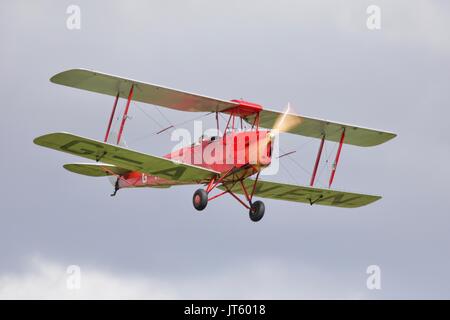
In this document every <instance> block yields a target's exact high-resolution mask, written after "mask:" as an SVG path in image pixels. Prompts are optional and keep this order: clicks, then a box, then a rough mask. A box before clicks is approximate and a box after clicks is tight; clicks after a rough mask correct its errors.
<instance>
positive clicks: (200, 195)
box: [192, 189, 208, 211]
mask: <svg viewBox="0 0 450 320" xmlns="http://www.w3.org/2000/svg"><path fill="white" fill-rule="evenodd" d="M192 203H193V204H194V208H195V209H197V210H198V211H202V210H203V209H205V208H206V205H207V204H208V193H207V192H206V191H205V190H203V189H198V190H197V191H195V192H194V197H193V198H192Z"/></svg>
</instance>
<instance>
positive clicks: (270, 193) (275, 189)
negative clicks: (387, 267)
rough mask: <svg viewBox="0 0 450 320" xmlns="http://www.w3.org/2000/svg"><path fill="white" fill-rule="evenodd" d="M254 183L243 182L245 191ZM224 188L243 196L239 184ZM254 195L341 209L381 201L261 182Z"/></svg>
mask: <svg viewBox="0 0 450 320" xmlns="http://www.w3.org/2000/svg"><path fill="white" fill-rule="evenodd" d="M254 182H255V181H254V180H253V179H246V180H244V185H245V187H246V189H247V190H250V191H251V190H252V188H253V183H254ZM225 186H226V187H228V188H229V189H230V190H231V191H232V192H234V193H239V194H244V192H243V190H242V187H241V185H240V183H235V184H234V185H233V183H227V184H225ZM226 187H224V186H220V187H219V188H220V189H222V190H226ZM254 195H255V196H257V197H262V198H270V199H278V200H286V201H295V202H303V203H308V204H311V205H312V204H320V205H326V206H333V207H341V208H357V207H362V206H365V205H368V204H370V203H372V202H374V201H377V200H379V199H381V197H380V196H373V195H367V194H359V193H351V192H342V191H336V190H329V189H319V188H311V187H304V186H296V185H291V184H284V183H277V182H269V181H261V180H258V182H257V183H256V188H255V193H254Z"/></svg>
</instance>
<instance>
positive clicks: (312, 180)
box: [309, 134, 325, 187]
mask: <svg viewBox="0 0 450 320" xmlns="http://www.w3.org/2000/svg"><path fill="white" fill-rule="evenodd" d="M324 142H325V134H323V135H322V140H321V141H320V146H319V151H318V152H317V157H316V163H315V164H314V170H313V173H312V176H311V181H310V183H309V185H310V186H311V187H312V186H314V180H316V174H317V168H318V167H319V162H320V157H321V156H322V150H323V143H324Z"/></svg>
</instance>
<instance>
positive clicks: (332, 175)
mask: <svg viewBox="0 0 450 320" xmlns="http://www.w3.org/2000/svg"><path fill="white" fill-rule="evenodd" d="M344 138H345V128H344V129H342V135H341V139H340V140H339V148H338V150H337V153H336V159H335V160H334V163H333V168H332V169H331V176H330V182H329V183H328V188H331V184H332V183H333V179H334V175H335V173H336V168H337V165H338V162H339V157H340V156H341V150H342V144H343V143H344Z"/></svg>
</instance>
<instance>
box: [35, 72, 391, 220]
mask: <svg viewBox="0 0 450 320" xmlns="http://www.w3.org/2000/svg"><path fill="white" fill-rule="evenodd" d="M50 81H51V82H53V83H56V84H60V85H64V86H68V87H73V88H77V89H83V90H87V91H91V92H95V93H101V94H105V95H109V96H112V97H114V103H113V107H112V111H111V114H110V116H109V120H108V122H107V127H106V133H105V137H104V139H103V141H100V140H94V139H89V138H85V137H82V136H78V135H74V134H71V133H66V132H57V133H50V134H46V135H43V136H40V137H38V138H36V139H34V143H35V144H37V145H40V146H43V147H47V148H51V149H55V150H58V151H62V152H66V153H69V154H72V155H76V156H79V157H82V158H86V159H89V160H91V161H93V162H91V163H70V164H65V165H64V168H65V169H67V170H69V171H71V172H74V173H78V174H82V175H86V176H90V177H107V176H109V177H110V178H113V179H114V181H115V182H114V183H113V184H114V193H113V194H112V196H114V195H116V193H117V191H118V190H120V189H122V188H136V187H153V188H170V187H173V186H177V185H202V186H203V187H201V188H199V189H198V190H196V191H195V192H194V194H193V198H192V202H193V206H194V207H195V209H197V210H199V211H201V210H203V209H205V208H206V206H207V204H208V203H209V202H210V201H212V200H214V199H216V198H218V197H221V196H223V195H230V196H231V197H233V198H235V199H236V200H237V201H238V202H239V203H240V204H242V205H243V206H244V207H245V208H246V209H247V210H248V212H249V217H250V219H251V220H252V221H255V222H256V221H259V220H261V219H262V217H263V216H264V212H265V206H264V203H263V202H262V201H260V200H257V201H253V198H254V197H259V198H269V199H278V200H286V201H295V202H301V203H306V204H310V205H326V206H333V207H341V208H356V207H361V206H364V205H368V204H370V203H372V202H374V201H376V200H379V199H380V198H381V197H380V196H376V195H367V194H359V193H351V192H343V191H338V190H333V189H331V186H332V183H333V179H334V177H335V173H336V169H337V165H338V162H339V157H340V154H341V150H342V146H343V144H349V145H354V146H359V147H371V146H376V145H379V144H381V143H384V142H386V141H388V140H390V139H392V138H394V137H395V136H396V135H395V134H394V133H391V132H386V131H380V130H374V129H368V128H363V127H359V126H353V125H348V124H344V123H338V122H332V121H327V120H321V119H316V118H311V117H306V116H302V115H297V114H293V113H290V112H288V111H286V112H279V111H274V110H268V109H266V108H263V107H262V106H261V105H259V104H256V103H252V102H248V101H244V100H230V101H227V100H222V99H217V98H211V97H207V96H202V95H198V94H193V93H188V92H183V91H179V90H174V89H170V88H167V87H163V86H159V85H155V84H150V83H145V82H140V81H135V80H132V79H127V78H123V77H118V76H114V75H109V74H105V73H101V72H97V71H91V70H86V69H72V70H67V71H64V72H61V73H58V74H56V75H54V76H53V77H52V78H51V79H50ZM121 98H123V99H126V104H125V107H124V111H123V116H122V117H121V118H119V119H118V120H119V122H120V126H119V129H118V130H119V131H118V133H117V134H116V133H114V135H113V134H112V132H111V125H112V123H113V120H114V117H115V113H116V109H117V104H118V101H119V99H121ZM131 101H136V102H141V103H145V104H150V105H155V106H159V107H165V108H170V109H175V110H178V111H183V112H202V113H208V114H211V115H212V116H213V115H215V117H216V124H217V132H220V130H219V119H218V115H219V114H220V115H221V116H224V117H226V119H228V120H227V124H226V127H225V129H224V130H223V133H222V134H220V135H217V136H212V137H208V136H206V137H203V138H202V139H200V141H198V142H197V143H193V144H191V145H189V146H184V147H182V148H180V149H178V150H175V151H173V152H170V153H169V154H167V155H165V156H155V155H150V154H147V153H142V152H139V151H135V150H132V149H129V148H127V147H126V146H124V145H123V143H122V140H121V139H122V135H123V130H124V126H125V123H126V120H127V118H128V111H129V108H130V102H131ZM239 121H240V124H241V127H240V128H239V125H238V122H239ZM242 123H245V125H246V128H245V129H243V127H242ZM277 132H287V133H291V134H295V135H301V136H305V137H310V138H316V139H318V141H319V147H318V152H317V156H316V158H315V162H314V165H313V170H312V176H311V179H310V183H309V185H308V186H306V185H305V186H302V185H292V184H285V183H277V182H271V181H264V180H262V179H260V173H261V171H262V170H263V169H265V168H267V167H268V166H270V164H271V163H272V160H273V154H272V149H273V143H274V139H275V137H276V136H277V135H276V133H277ZM325 141H332V142H335V143H337V144H338V147H337V151H336V155H335V160H334V162H333V165H332V168H331V173H330V178H329V182H328V188H317V187H314V182H315V179H316V175H317V169H318V165H319V162H320V159H321V155H322V150H323V146H324V142H325ZM207 150H208V152H207V153H206V151H207ZM94 161H95V162H94ZM213 190H215V191H214V193H216V194H214V193H213Z"/></svg>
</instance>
